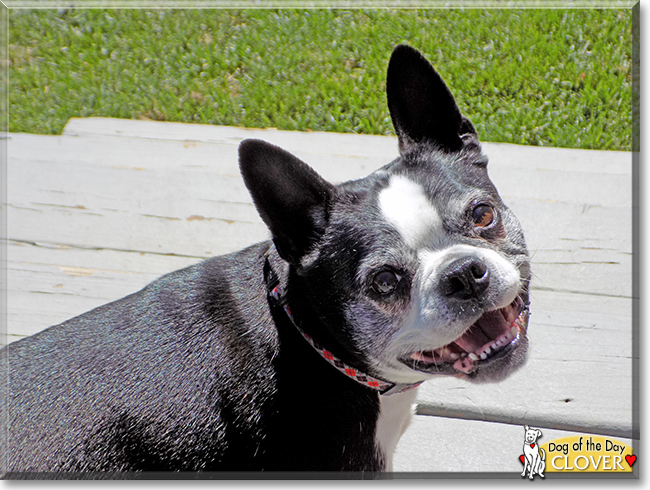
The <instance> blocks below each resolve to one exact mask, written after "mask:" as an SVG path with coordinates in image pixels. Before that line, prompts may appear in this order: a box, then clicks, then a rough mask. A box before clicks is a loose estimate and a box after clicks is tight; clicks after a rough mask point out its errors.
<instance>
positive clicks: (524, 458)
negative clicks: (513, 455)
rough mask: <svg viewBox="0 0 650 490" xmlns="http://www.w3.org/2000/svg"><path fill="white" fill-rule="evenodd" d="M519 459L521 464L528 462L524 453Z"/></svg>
mask: <svg viewBox="0 0 650 490" xmlns="http://www.w3.org/2000/svg"><path fill="white" fill-rule="evenodd" d="M519 461H521V464H526V456H524V455H523V454H522V455H521V456H519Z"/></svg>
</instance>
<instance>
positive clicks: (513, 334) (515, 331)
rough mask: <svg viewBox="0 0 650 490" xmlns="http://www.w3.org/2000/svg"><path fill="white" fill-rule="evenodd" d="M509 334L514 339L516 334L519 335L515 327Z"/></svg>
mask: <svg viewBox="0 0 650 490" xmlns="http://www.w3.org/2000/svg"><path fill="white" fill-rule="evenodd" d="M510 333H511V334H512V336H513V338H514V337H516V336H517V334H518V333H519V331H518V330H517V327H512V328H511V329H510Z"/></svg>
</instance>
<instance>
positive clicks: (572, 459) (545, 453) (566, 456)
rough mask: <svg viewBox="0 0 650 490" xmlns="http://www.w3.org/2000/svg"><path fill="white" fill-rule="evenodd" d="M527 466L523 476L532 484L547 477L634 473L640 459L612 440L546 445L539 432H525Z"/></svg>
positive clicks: (560, 441) (523, 458) (562, 441)
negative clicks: (540, 440)
mask: <svg viewBox="0 0 650 490" xmlns="http://www.w3.org/2000/svg"><path fill="white" fill-rule="evenodd" d="M524 431H525V438H524V451H523V452H524V454H522V455H521V456H520V457H519V459H520V461H521V462H522V464H523V465H524V471H523V472H522V474H521V476H522V477H525V476H528V478H529V479H530V480H532V479H533V477H534V476H535V475H538V476H540V477H541V478H544V472H545V471H546V472H547V473H587V472H588V473H631V472H632V467H633V466H634V463H636V461H637V457H636V456H635V455H634V454H632V448H631V447H630V446H628V445H627V444H625V443H623V442H620V441H617V440H616V439H612V438H609V437H603V436H595V435H579V436H569V437H563V438H560V439H554V440H552V441H549V442H546V443H544V444H539V445H538V443H537V440H538V439H539V438H540V437H541V436H542V432H541V431H540V430H539V429H533V428H531V427H528V426H526V427H525V428H524Z"/></svg>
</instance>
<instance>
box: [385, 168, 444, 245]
mask: <svg viewBox="0 0 650 490" xmlns="http://www.w3.org/2000/svg"><path fill="white" fill-rule="evenodd" d="M379 207H380V209H381V212H382V214H383V215H384V217H385V218H386V220H387V221H388V222H389V223H390V224H391V225H392V226H393V227H394V228H395V229H396V230H397V231H398V232H399V233H400V235H402V237H403V239H404V242H405V243H406V244H407V245H408V246H409V247H411V248H413V249H418V248H421V247H422V246H423V245H424V244H425V243H426V244H427V245H432V244H431V243H430V242H431V238H432V237H436V236H440V237H442V235H443V233H444V232H443V228H442V220H441V219H440V215H439V214H438V211H437V210H436V208H435V207H433V205H432V204H431V203H430V202H429V199H428V198H427V196H426V194H425V193H424V190H423V189H422V186H420V185H419V184H417V183H415V182H413V181H412V180H410V179H409V178H407V177H404V176H402V175H393V176H392V177H391V178H390V182H389V185H388V187H386V188H385V189H383V190H382V191H381V192H380V193H379Z"/></svg>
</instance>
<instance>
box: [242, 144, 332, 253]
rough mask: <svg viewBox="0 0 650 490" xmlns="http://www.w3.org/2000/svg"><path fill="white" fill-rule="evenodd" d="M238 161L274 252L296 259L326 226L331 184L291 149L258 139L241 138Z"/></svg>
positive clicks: (305, 251) (310, 245) (307, 248)
mask: <svg viewBox="0 0 650 490" xmlns="http://www.w3.org/2000/svg"><path fill="white" fill-rule="evenodd" d="M239 167H240V169H241V173H242V175H243V177H244V182H245V183H246V187H248V190H249V192H250V193H251V196H252V197H253V202H254V203H255V207H256V208H257V210H258V212H259V213H260V216H261V217H262V220H264V223H266V225H267V226H268V227H269V229H270V230H271V233H272V235H273V241H274V242H275V246H276V247H277V249H278V253H279V254H280V256H281V257H282V258H283V259H285V260H286V261H288V262H290V263H292V264H294V265H298V264H299V261H300V258H301V257H303V256H304V255H305V254H306V253H308V252H309V250H310V248H311V247H312V245H313V244H314V242H315V241H316V240H318V238H319V237H320V236H321V235H322V233H323V232H324V231H325V227H326V226H327V220H328V216H329V203H330V200H331V197H332V194H333V192H334V186H333V185H332V184H330V183H329V182H327V181H326V180H324V179H323V178H322V177H321V176H320V175H318V174H317V173H316V172H315V171H314V170H313V169H312V168H311V167H309V166H308V165H307V164H306V163H304V162H303V161H302V160H300V159H298V158H296V157H295V156H293V155H292V154H291V153H289V152H287V151H285V150H283V149H282V148H278V147H277V146H274V145H272V144H270V143H267V142H265V141H261V140H254V139H249V140H244V141H242V143H241V144H240V145H239Z"/></svg>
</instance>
